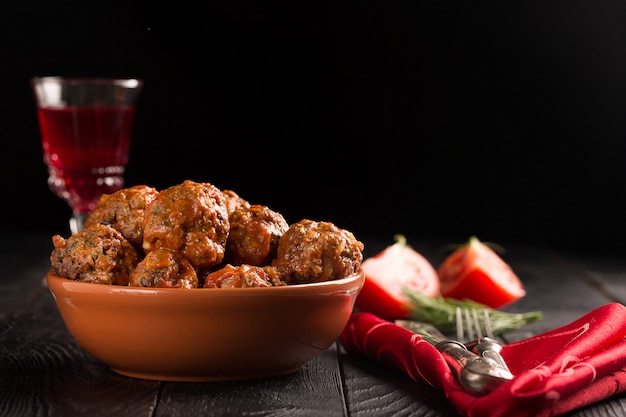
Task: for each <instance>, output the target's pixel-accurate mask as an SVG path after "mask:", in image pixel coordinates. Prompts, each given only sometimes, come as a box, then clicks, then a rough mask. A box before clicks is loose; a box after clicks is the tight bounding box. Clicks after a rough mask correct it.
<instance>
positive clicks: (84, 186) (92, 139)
mask: <svg viewBox="0 0 626 417" xmlns="http://www.w3.org/2000/svg"><path fill="white" fill-rule="evenodd" d="M30 84H31V88H32V89H33V92H34V95H35V101H36V104H37V116H38V119H39V128H40V132H41V140H42V145H43V157H44V162H45V163H46V165H47V167H48V174H49V175H48V185H49V186H50V189H51V190H52V191H53V192H54V193H55V194H56V195H57V196H58V197H61V198H62V199H64V200H65V201H66V202H67V203H68V204H69V206H70V208H71V210H72V217H71V218H70V230H71V232H72V234H74V233H76V232H78V231H79V230H81V229H82V228H83V224H84V221H85V218H86V217H87V214H88V213H89V212H90V211H91V210H92V209H93V208H94V207H95V206H96V203H97V202H98V199H99V198H100V197H101V196H102V194H110V193H112V192H115V191H117V190H119V189H121V188H122V187H123V186H124V170H125V167H126V164H127V163H128V154H129V150H130V139H131V133H132V126H133V120H134V116H135V103H136V100H137V97H138V95H139V93H140V92H141V90H142V88H143V80H140V79H108V78H64V77H34V78H32V79H31V80H30Z"/></svg>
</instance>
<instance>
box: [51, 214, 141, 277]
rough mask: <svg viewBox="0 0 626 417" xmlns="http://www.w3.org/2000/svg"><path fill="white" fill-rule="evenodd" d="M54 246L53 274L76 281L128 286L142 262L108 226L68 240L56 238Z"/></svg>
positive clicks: (98, 225)
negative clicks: (138, 263) (135, 269)
mask: <svg viewBox="0 0 626 417" xmlns="http://www.w3.org/2000/svg"><path fill="white" fill-rule="evenodd" d="M52 244H53V245H54V249H53V250H52V252H51V254H50V264H51V266H52V271H53V272H54V273H55V274H56V275H58V276H61V277H65V278H68V279H72V280H75V281H84V282H91V283H96V284H108V285H128V280H129V276H130V273H131V271H132V270H133V268H135V266H136V265H137V262H138V260H139V257H138V254H137V251H136V250H135V248H134V247H133V245H131V244H130V242H129V241H128V240H127V239H126V238H125V237H124V236H122V234H121V233H120V232H119V231H117V230H115V229H114V228H113V227H111V226H109V225H108V224H102V223H95V224H92V225H91V226H89V227H85V228H84V229H82V230H81V231H79V232H78V233H75V234H73V235H72V236H70V237H69V238H67V239H64V238H63V237H61V236H60V235H54V236H52Z"/></svg>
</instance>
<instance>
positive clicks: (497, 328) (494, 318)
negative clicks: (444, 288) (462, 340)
mask: <svg viewBox="0 0 626 417" xmlns="http://www.w3.org/2000/svg"><path fill="white" fill-rule="evenodd" d="M405 294H406V296H407V297H409V299H410V300H411V303H412V304H413V306H412V310H411V319H412V320H416V321H421V322H424V323H430V324H432V325H433V326H435V327H436V328H438V329H439V330H440V331H441V332H442V333H445V334H453V333H454V332H455V330H456V308H457V307H461V308H470V309H471V308H476V309H478V310H483V309H484V310H486V311H487V313H488V314H489V318H490V320H491V330H492V331H493V333H494V335H500V334H502V333H505V332H508V331H510V330H515V329H519V328H520V327H523V326H525V325H526V324H528V323H532V322H535V321H539V320H541V319H542V318H543V314H542V312H541V311H529V312H526V313H509V312H505V311H500V310H496V309H493V308H491V307H488V306H486V305H484V304H481V303H477V302H474V301H470V300H463V301H461V300H455V299H453V298H443V297H429V296H426V295H423V294H419V293H416V292H415V291H408V290H407V291H405Z"/></svg>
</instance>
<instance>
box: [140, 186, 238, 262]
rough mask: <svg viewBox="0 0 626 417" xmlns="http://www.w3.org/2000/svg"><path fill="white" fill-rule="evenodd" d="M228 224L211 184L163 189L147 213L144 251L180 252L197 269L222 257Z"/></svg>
mask: <svg viewBox="0 0 626 417" xmlns="http://www.w3.org/2000/svg"><path fill="white" fill-rule="evenodd" d="M229 232H230V223H229V221H228V213H227V208H226V201H225V199H224V196H223V195H222V192H221V190H220V189H218V188H217V187H215V186H214V185H212V184H210V183H200V182H195V181H191V180H185V181H184V182H183V183H181V184H178V185H174V186H172V187H170V188H167V189H165V190H162V191H161V192H159V195H158V196H157V197H156V198H155V199H154V201H152V203H150V205H149V206H148V208H147V210H146V214H145V220H144V230H143V245H142V247H143V249H144V251H145V252H146V253H148V252H150V251H152V250H155V249H159V248H167V249H172V250H177V251H180V252H181V253H182V254H183V256H185V257H186V258H187V259H188V260H189V261H190V262H191V264H192V265H193V266H194V267H195V268H196V269H198V268H207V267H211V266H214V265H217V264H219V263H220V262H221V261H222V259H223V258H224V249H225V245H226V239H227V238H228V233H229Z"/></svg>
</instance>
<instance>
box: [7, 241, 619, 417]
mask: <svg viewBox="0 0 626 417" xmlns="http://www.w3.org/2000/svg"><path fill="white" fill-rule="evenodd" d="M383 242H384V240H371V241H366V242H365V243H366V246H367V247H369V250H370V252H374V251H376V250H378V249H379V248H381V247H382V246H384V243H383ZM413 246H414V247H415V248H416V249H417V250H419V251H420V252H422V253H424V254H425V255H426V256H427V257H429V259H431V260H432V262H433V263H434V264H437V263H438V262H439V261H440V260H441V257H442V256H443V254H442V253H441V252H440V251H439V249H440V246H439V245H438V244H435V243H433V242H425V243H424V242H422V243H420V244H413ZM505 247H506V245H505ZM0 249H1V252H0V264H1V265H3V274H2V276H1V277H0V416H3V417H5V416H6V417H26V416H33V417H35V416H37V417H39V416H63V417H72V416H85V415H89V416H120V415H124V416H131V415H132V416H145V417H161V416H163V417H165V416H180V417H183V416H184V417H186V416H190V415H198V416H199V415H206V416H230V415H238V416H312V417H313V416H321V415H323V416H330V417H332V416H338V417H343V416H359V417H367V416H419V417H426V416H428V417H444V416H445V417H448V416H459V413H458V412H457V411H456V410H455V409H454V408H453V407H452V405H451V404H450V403H449V402H448V401H447V400H446V398H445V396H444V395H443V394H442V393H441V392H439V391H437V390H435V389H433V388H431V387H428V386H424V385H420V384H417V383H415V382H414V381H412V380H410V379H409V378H408V377H407V376H406V375H404V374H402V373H400V372H399V371H397V370H395V369H391V368H389V367H386V366H383V365H381V364H379V363H376V362H373V361H371V360H368V359H366V358H363V357H359V356H356V355H351V354H347V353H346V352H345V351H344V350H343V348H342V347H341V346H340V345H339V343H336V344H334V345H333V346H331V347H330V348H329V349H328V350H327V351H325V352H323V353H322V354H321V355H319V356H318V357H317V358H315V359H314V360H312V361H310V362H309V363H307V364H306V365H305V366H304V367H303V368H302V369H301V370H300V371H298V372H296V373H293V374H291V375H286V376H282V377H277V378H270V379H263V380H257V381H234V382H211V383H182V382H176V383H175V382H158V381H147V380H141V379H134V378H128V377H125V376H121V375H118V374H116V373H114V372H112V371H111V370H110V369H108V368H107V367H106V366H104V365H103V364H101V363H100V362H98V361H97V360H96V359H94V358H93V357H91V356H90V355H89V354H87V353H85V352H84V351H83V350H82V349H81V348H80V347H79V346H78V345H77V344H76V342H75V341H74V340H73V339H72V337H71V336H70V335H69V333H68V332H67V330H66V328H65V326H64V324H63V322H62V320H61V318H60V315H59V313H58V311H57V310H56V306H55V304H54V299H53V298H52V296H51V295H50V293H49V291H48V290H47V288H46V287H45V285H44V282H43V276H44V274H45V272H46V270H47V268H48V255H49V251H50V249H51V243H50V237H49V236H40V235H26V236H19V237H15V236H4V237H3V239H2V241H1V243H0ZM503 257H504V258H505V259H506V260H507V262H509V263H510V264H511V266H512V267H513V269H514V270H515V271H516V272H517V273H518V275H519V276H520V278H521V279H522V280H523V282H524V284H525V286H526V289H527V291H528V293H527V295H526V297H524V298H522V299H521V300H519V301H518V302H516V303H515V304H513V305H511V306H509V307H508V308H507V310H509V311H528V310H541V311H543V312H544V320H542V321H540V322H537V323H533V324H531V325H529V326H527V327H526V328H524V329H522V330H520V331H518V333H517V334H514V333H513V334H511V335H507V336H510V337H511V339H513V340H514V339H515V338H521V337H527V336H528V335H530V334H533V333H538V332H543V331H546V330H549V329H551V328H554V327H557V326H561V325H564V324H566V323H568V322H570V321H572V320H574V319H576V318H578V317H580V316H581V315H583V314H585V313H587V312H589V311H590V310H592V309H594V308H596V307H599V306H601V305H603V304H606V303H607V302H611V301H618V302H623V300H625V299H626V284H625V283H626V260H622V259H619V258H616V257H606V258H603V257H601V256H598V255H593V256H585V255H584V254H561V253H554V252H552V251H548V250H545V249H542V248H540V247H529V246H513V245H512V246H509V247H507V252H506V253H505V254H504V255H503ZM622 415H626V396H625V395H616V396H614V397H612V398H610V399H608V400H605V401H602V402H599V403H596V404H593V405H591V406H588V407H584V408H581V409H578V410H575V411H574V412H571V413H569V414H568V416H569V417H573V416H576V417H582V416H587V417H590V416H594V417H596V416H622Z"/></svg>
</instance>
